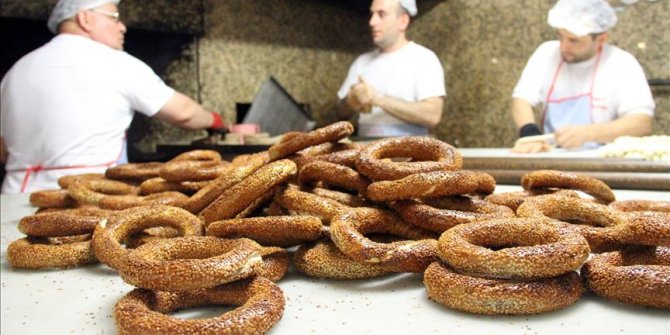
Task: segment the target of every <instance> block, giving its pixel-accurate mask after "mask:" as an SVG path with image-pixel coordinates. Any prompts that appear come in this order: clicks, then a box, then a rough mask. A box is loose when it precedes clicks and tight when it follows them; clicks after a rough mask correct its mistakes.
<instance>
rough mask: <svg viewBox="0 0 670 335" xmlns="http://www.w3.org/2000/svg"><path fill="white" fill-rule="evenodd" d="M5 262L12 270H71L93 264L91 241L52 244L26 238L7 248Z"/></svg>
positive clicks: (46, 241) (40, 239)
mask: <svg viewBox="0 0 670 335" xmlns="http://www.w3.org/2000/svg"><path fill="white" fill-rule="evenodd" d="M7 261H8V262H9V264H10V265H11V266H12V267H14V268H21V269H44V268H71V267H75V266H80V265H84V264H90V263H95V262H96V261H97V260H96V258H95V255H94V254H93V252H92V251H91V241H90V240H87V241H78V240H77V239H75V241H74V242H72V243H63V244H54V243H52V242H50V241H49V240H48V239H46V238H40V237H26V238H22V239H18V240H16V241H14V242H12V243H10V244H9V246H8V247H7Z"/></svg>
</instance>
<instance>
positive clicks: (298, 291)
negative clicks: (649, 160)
mask: <svg viewBox="0 0 670 335" xmlns="http://www.w3.org/2000/svg"><path fill="white" fill-rule="evenodd" d="M519 189H520V188H519V187H518V186H499V187H498V189H497V192H506V191H513V190H519ZM616 194H617V197H618V199H619V200H625V199H657V200H658V199H668V198H669V197H668V193H667V192H654V191H617V192H616ZM0 202H1V205H2V206H1V209H0V213H1V216H2V234H1V235H2V236H1V242H2V243H1V247H2V264H1V265H2V268H1V269H0V274H1V275H0V277H1V294H0V296H1V298H2V300H1V309H2V319H1V322H2V326H1V327H2V328H1V331H0V333H2V334H25V335H28V334H115V333H116V328H115V326H114V318H113V316H112V314H113V308H114V304H115V303H116V302H117V301H118V300H119V299H120V298H121V297H122V296H124V295H125V294H126V293H128V292H130V291H131V290H132V289H133V287H132V286H130V285H128V284H126V283H124V282H123V281H122V280H121V278H120V277H119V276H118V275H117V274H116V272H115V271H114V270H112V269H110V268H108V267H106V266H104V265H100V264H97V265H90V266H84V267H80V268H74V269H68V270H18V269H12V268H11V267H10V266H9V264H8V262H7V257H6V256H7V246H8V245H9V243H11V242H12V241H14V240H16V239H18V238H21V237H23V234H21V233H20V232H19V231H18V230H17V229H16V225H17V223H18V221H19V220H20V219H21V218H22V217H23V216H26V215H29V214H32V213H33V212H34V211H35V208H33V207H30V205H29V204H28V196H27V195H2V196H1V197H0ZM279 286H280V287H281V288H282V290H283V292H284V295H285V297H286V309H285V311H284V315H283V317H282V319H281V320H280V321H279V322H278V323H277V324H276V325H275V326H274V327H273V328H272V329H271V330H270V332H269V334H289V335H294V334H320V335H321V334H338V335H339V334H356V335H358V334H385V335H386V334H544V335H549V334H561V335H564V334H570V335H577V334H646V335H647V334H658V335H668V334H670V312H669V311H668V310H656V309H647V308H643V307H638V306H633V305H626V304H621V303H616V302H612V301H608V300H605V299H602V298H600V297H597V296H594V295H593V294H591V293H585V295H584V296H583V297H582V299H580V300H579V301H578V302H577V303H575V304H574V305H572V306H570V307H568V308H565V309H562V310H559V311H556V312H551V313H546V314H540V315H530V316H495V317H492V316H481V315H471V314H465V313H461V312H457V311H453V310H449V309H446V308H444V307H443V306H441V305H439V304H437V303H435V302H433V301H431V300H429V299H428V298H427V296H426V290H425V288H424V286H423V283H422V276H421V275H418V274H398V275H392V276H388V277H384V278H381V279H371V280H363V281H337V280H321V279H315V278H310V277H306V276H304V275H302V274H300V273H298V272H296V271H295V270H294V269H291V271H290V273H289V274H288V275H287V276H286V278H284V279H283V280H282V281H280V282H279ZM226 310H227V309H224V308H207V309H205V308H198V309H191V310H187V311H183V312H179V313H178V314H177V315H179V316H181V317H204V316H212V315H216V313H222V312H223V311H226Z"/></svg>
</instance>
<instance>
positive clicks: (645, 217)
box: [621, 212, 670, 247]
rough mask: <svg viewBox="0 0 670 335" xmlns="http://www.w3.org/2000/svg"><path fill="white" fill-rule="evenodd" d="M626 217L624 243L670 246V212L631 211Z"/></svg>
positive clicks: (622, 236) (623, 228) (622, 239)
mask: <svg viewBox="0 0 670 335" xmlns="http://www.w3.org/2000/svg"><path fill="white" fill-rule="evenodd" d="M625 217H626V224H625V225H624V226H622V227H621V230H622V232H621V241H622V242H623V243H628V244H642V245H650V246H663V247H670V213H665V212H630V213H627V214H626V215H625Z"/></svg>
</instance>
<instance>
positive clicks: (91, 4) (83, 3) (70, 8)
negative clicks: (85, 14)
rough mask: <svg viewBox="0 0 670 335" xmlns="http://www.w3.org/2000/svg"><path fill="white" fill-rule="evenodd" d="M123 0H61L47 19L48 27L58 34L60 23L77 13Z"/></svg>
mask: <svg viewBox="0 0 670 335" xmlns="http://www.w3.org/2000/svg"><path fill="white" fill-rule="evenodd" d="M120 1H121V0H59V1H58V3H57V4H56V7H54V9H53V11H52V12H51V16H49V21H47V27H49V30H51V32H52V33H54V34H58V25H59V24H60V23H61V22H63V21H65V20H67V19H69V18H71V17H74V16H75V15H76V14H77V13H79V12H80V11H82V10H87V9H93V8H96V7H100V6H102V5H106V4H108V3H113V4H115V5H118V4H119V2H120Z"/></svg>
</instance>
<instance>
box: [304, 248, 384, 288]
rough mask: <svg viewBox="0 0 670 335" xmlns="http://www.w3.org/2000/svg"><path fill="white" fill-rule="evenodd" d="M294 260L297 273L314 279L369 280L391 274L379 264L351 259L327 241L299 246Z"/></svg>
mask: <svg viewBox="0 0 670 335" xmlns="http://www.w3.org/2000/svg"><path fill="white" fill-rule="evenodd" d="M294 260H295V267H296V268H297V269H298V271H300V272H302V273H304V274H306V275H308V276H310V277H316V278H330V279H369V278H377V277H381V276H385V275H387V274H389V273H392V271H389V270H388V269H386V268H384V267H382V266H381V265H379V264H373V263H366V262H358V261H355V260H353V259H351V258H350V257H349V256H347V255H345V254H343V253H342V251H340V249H338V248H337V246H335V244H334V243H333V242H332V241H330V240H328V239H321V240H319V241H317V242H312V243H305V244H303V245H301V246H300V247H299V248H298V250H296V252H295V255H294Z"/></svg>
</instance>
